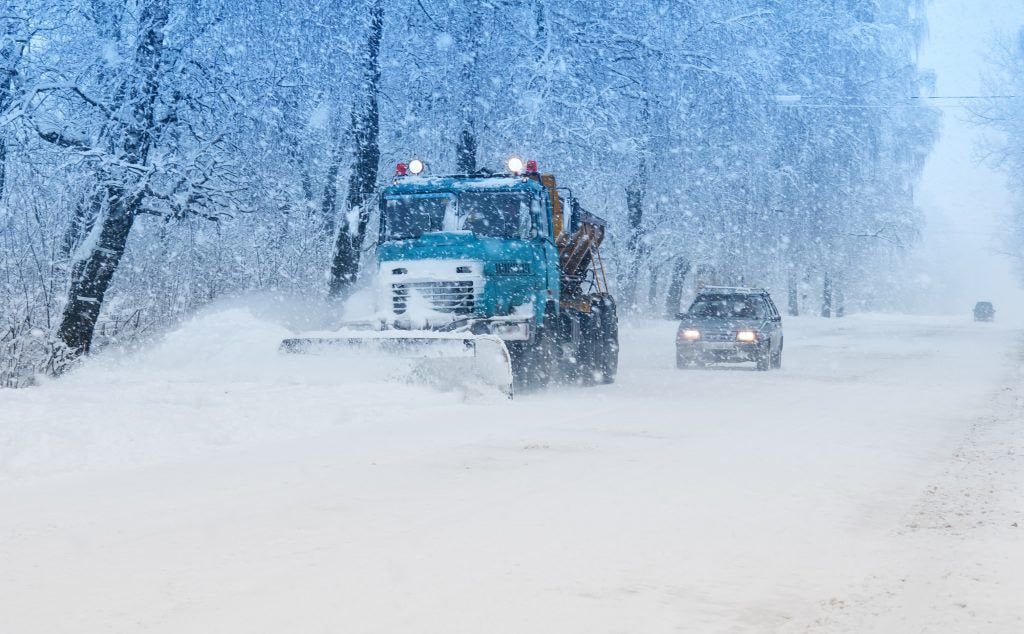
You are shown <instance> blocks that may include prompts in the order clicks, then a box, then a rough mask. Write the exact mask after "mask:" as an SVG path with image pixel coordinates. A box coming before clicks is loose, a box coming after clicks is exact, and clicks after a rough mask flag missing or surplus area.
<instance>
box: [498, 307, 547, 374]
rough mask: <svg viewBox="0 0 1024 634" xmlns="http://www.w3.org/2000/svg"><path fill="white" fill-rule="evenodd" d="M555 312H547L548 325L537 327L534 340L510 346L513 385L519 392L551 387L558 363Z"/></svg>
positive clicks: (545, 320) (545, 318) (545, 319)
mask: <svg viewBox="0 0 1024 634" xmlns="http://www.w3.org/2000/svg"><path fill="white" fill-rule="evenodd" d="M557 319H558V317H557V316H555V314H554V311H553V310H549V311H547V312H545V316H544V325H542V326H540V327H538V328H537V332H536V333H535V334H534V336H533V339H532V340H530V341H522V342H516V343H515V345H513V346H510V348H509V353H510V355H511V357H512V382H513V388H514V389H515V390H516V391H519V390H530V389H540V388H544V387H547V386H548V384H550V383H551V379H552V377H553V376H554V373H555V367H556V365H557V364H558V354H557V352H558V351H557V349H556V348H557V345H558V341H557V337H558V333H557V328H558V326H557V324H556V323H555V322H556V320H557Z"/></svg>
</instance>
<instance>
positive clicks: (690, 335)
mask: <svg viewBox="0 0 1024 634" xmlns="http://www.w3.org/2000/svg"><path fill="white" fill-rule="evenodd" d="M679 338H680V339H685V340H687V341H696V340H698V339H700V331H699V330H692V329H688V330H684V331H683V332H681V333H679Z"/></svg>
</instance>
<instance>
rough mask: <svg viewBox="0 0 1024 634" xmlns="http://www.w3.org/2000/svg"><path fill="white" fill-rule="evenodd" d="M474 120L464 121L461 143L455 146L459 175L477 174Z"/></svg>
mask: <svg viewBox="0 0 1024 634" xmlns="http://www.w3.org/2000/svg"><path fill="white" fill-rule="evenodd" d="M474 127H475V124H474V122H473V119H472V118H470V119H468V120H465V121H463V128H462V132H460V133H459V142H458V143H457V144H456V145H455V166H456V171H458V173H459V174H473V173H475V172H476V132H474V131H473V129H474Z"/></svg>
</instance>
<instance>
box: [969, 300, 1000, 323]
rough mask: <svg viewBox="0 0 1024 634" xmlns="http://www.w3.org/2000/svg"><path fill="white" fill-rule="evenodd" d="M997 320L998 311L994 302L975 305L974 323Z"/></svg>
mask: <svg viewBox="0 0 1024 634" xmlns="http://www.w3.org/2000/svg"><path fill="white" fill-rule="evenodd" d="M995 318H996V309H995V307H994V306H992V302H978V303H977V304H975V305H974V321H992V320H993V319H995Z"/></svg>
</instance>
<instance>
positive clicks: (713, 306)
mask: <svg viewBox="0 0 1024 634" xmlns="http://www.w3.org/2000/svg"><path fill="white" fill-rule="evenodd" d="M689 314H690V315H692V316H694V317H721V318H733V319H762V318H764V317H766V312H765V308H764V302H762V301H761V299H760V298H759V297H756V296H752V295H701V296H700V297H698V298H697V299H696V300H694V302H693V305H692V306H690V311H689Z"/></svg>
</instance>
